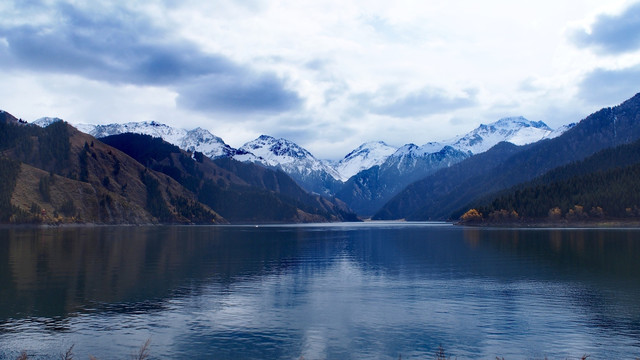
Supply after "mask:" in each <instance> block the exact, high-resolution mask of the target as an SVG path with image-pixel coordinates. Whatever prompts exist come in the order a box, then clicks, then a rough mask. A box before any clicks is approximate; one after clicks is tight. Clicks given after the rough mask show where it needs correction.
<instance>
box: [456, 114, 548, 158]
mask: <svg viewBox="0 0 640 360" xmlns="http://www.w3.org/2000/svg"><path fill="white" fill-rule="evenodd" d="M552 132H553V130H552V129H551V128H550V127H549V126H547V124H545V123H544V122H542V121H530V120H527V119H525V118H524V117H522V116H519V117H507V118H502V119H500V120H498V121H496V122H493V123H491V124H487V125H485V124H481V125H480V126H479V127H477V128H476V129H475V130H473V131H471V132H469V133H467V134H466V135H464V136H462V137H460V138H455V139H453V140H451V141H449V142H446V143H449V144H450V145H451V146H453V147H454V148H456V149H458V150H462V151H468V152H470V153H471V154H479V153H482V152H485V151H487V150H489V149H490V148H492V147H493V146H495V145H496V144H497V143H499V142H502V141H507V142H510V143H512V144H514V145H526V144H531V143H534V142H536V141H539V140H542V139H543V138H545V137H547V136H548V135H549V134H551V133H552Z"/></svg>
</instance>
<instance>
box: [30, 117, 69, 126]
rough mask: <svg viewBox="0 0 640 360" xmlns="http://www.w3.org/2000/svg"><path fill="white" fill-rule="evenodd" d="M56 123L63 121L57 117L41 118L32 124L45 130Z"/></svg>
mask: <svg viewBox="0 0 640 360" xmlns="http://www.w3.org/2000/svg"><path fill="white" fill-rule="evenodd" d="M58 121H63V120H62V119H60V118H57V117H42V118H40V119H37V120H35V121H34V122H33V124H34V125H38V126H40V127H43V128H45V127H47V126H49V125H51V124H53V123H54V122H58Z"/></svg>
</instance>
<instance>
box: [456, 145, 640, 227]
mask: <svg viewBox="0 0 640 360" xmlns="http://www.w3.org/2000/svg"><path fill="white" fill-rule="evenodd" d="M639 164H640V141H635V142H633V143H631V144H625V145H620V146H617V147H614V148H608V149H605V150H602V151H599V152H597V153H596V154H594V155H591V156H589V157H588V158H586V159H584V160H582V161H578V162H573V163H571V164H568V165H565V166H561V167H558V168H555V169H553V170H551V171H549V172H547V173H545V174H544V175H542V176H540V177H538V178H536V179H533V180H532V181H530V182H527V183H522V184H519V185H516V186H514V187H512V188H509V189H508V190H504V191H501V192H499V193H497V194H492V195H489V196H487V198H485V199H482V200H478V201H476V203H474V204H469V205H467V206H465V207H464V208H463V209H461V210H459V211H457V212H456V213H454V214H453V215H452V217H453V218H457V217H459V216H460V215H461V214H462V213H463V212H465V211H466V210H468V209H470V208H478V209H479V210H480V211H481V213H482V214H484V215H485V217H488V216H489V214H490V213H492V212H494V211H497V212H500V211H501V210H506V211H509V212H510V211H512V210H515V211H516V212H517V213H518V214H519V218H520V219H521V220H527V219H529V220H530V219H545V218H548V217H549V214H550V213H553V216H555V217H558V218H560V217H561V216H562V215H566V214H568V213H569V210H570V209H572V208H574V207H575V205H576V204H578V205H580V206H582V207H584V211H585V213H584V214H582V217H583V218H584V219H587V218H589V217H590V216H591V217H593V215H597V217H602V216H608V217H618V218H620V217H628V216H629V215H640V214H629V213H628V212H627V209H635V208H640V202H638V193H637V192H636V191H637V190H638V189H637V187H638V186H639V184H640V182H638V181H637V180H638V178H639V177H637V172H638V166H639ZM597 207H600V209H601V210H603V211H599V210H597ZM553 208H557V210H556V211H555V212H552V211H551V210H552V209H553ZM592 208H593V209H594V211H591V213H592V214H589V210H591V209H592ZM492 217H493V218H495V219H493V220H495V221H500V220H506V219H502V218H501V217H500V216H492Z"/></svg>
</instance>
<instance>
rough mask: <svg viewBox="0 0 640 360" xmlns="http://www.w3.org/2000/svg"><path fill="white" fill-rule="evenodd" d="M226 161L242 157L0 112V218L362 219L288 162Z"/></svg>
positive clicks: (150, 220)
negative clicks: (99, 134)
mask: <svg viewBox="0 0 640 360" xmlns="http://www.w3.org/2000/svg"><path fill="white" fill-rule="evenodd" d="M224 161H228V162H233V163H235V165H233V164H227V163H224V164H222V165H224V166H222V165H218V164H216V163H215V162H213V161H212V160H211V159H209V158H208V157H206V156H205V155H204V154H203V153H201V152H197V151H196V152H193V153H188V152H185V151H183V150H181V149H179V148H178V147H177V146H175V145H172V144H169V143H167V142H165V141H163V140H162V139H160V138H153V137H151V136H149V135H141V134H132V133H126V134H120V135H112V136H109V137H106V138H101V140H98V139H96V138H94V137H93V136H91V135H89V134H86V133H82V132H80V131H78V130H77V129H75V128H74V127H72V126H70V125H68V124H67V123H66V122H64V121H52V122H49V125H48V126H46V127H44V128H42V127H39V126H36V125H33V124H26V123H25V122H21V121H20V120H16V119H15V118H14V117H13V116H11V115H9V114H7V113H0V222H14V223H24V222H36V223H38V222H41V223H50V224H56V223H98V224H147V223H184V224H191V223H204V224H212V223H227V222H228V220H231V221H234V222H267V223H274V222H287V223H290V222H326V221H349V220H357V218H356V216H355V214H353V213H351V212H350V211H349V209H348V208H347V207H346V206H345V205H344V203H341V202H339V201H338V200H337V199H325V198H322V197H320V196H314V195H310V194H308V193H307V192H305V191H304V190H303V189H301V188H300V187H299V186H298V185H297V184H296V183H295V182H294V181H293V180H292V179H291V178H290V177H289V176H288V175H286V174H285V173H283V172H281V171H279V172H278V171H273V170H270V169H267V168H264V167H262V166H258V165H254V164H241V163H237V162H236V161H234V160H231V159H229V158H225V159H224V160H223V162H224ZM214 208H215V209H216V210H214ZM220 212H224V213H225V216H228V219H227V218H225V217H224V216H222V215H221V214H220Z"/></svg>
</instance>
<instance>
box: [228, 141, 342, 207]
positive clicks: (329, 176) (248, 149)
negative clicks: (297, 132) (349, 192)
mask: <svg viewBox="0 0 640 360" xmlns="http://www.w3.org/2000/svg"><path fill="white" fill-rule="evenodd" d="M238 150H239V151H238V154H237V155H235V156H233V158H234V159H236V160H238V161H250V162H254V163H259V164H262V165H264V166H266V167H269V168H273V169H280V170H282V171H284V172H285V173H287V174H288V175H289V176H291V177H292V178H293V179H294V180H296V182H298V184H300V186H302V187H303V188H304V189H306V190H307V191H311V192H314V193H317V194H322V195H327V196H330V195H333V194H335V192H336V190H337V189H338V188H339V187H340V186H341V185H342V182H341V181H340V180H339V179H340V175H339V174H338V172H337V171H336V170H335V169H333V168H331V167H330V166H328V165H327V164H326V163H325V162H323V161H321V160H318V159H317V158H316V157H315V156H313V155H312V154H311V153H310V152H309V151H307V150H306V149H304V148H303V147H300V146H299V145H297V144H295V143H294V142H291V141H289V140H286V139H276V138H274V137H271V136H267V135H261V136H260V137H258V138H257V139H255V140H253V141H250V142H248V143H246V144H244V145H243V146H242V147H240V149H238Z"/></svg>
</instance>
